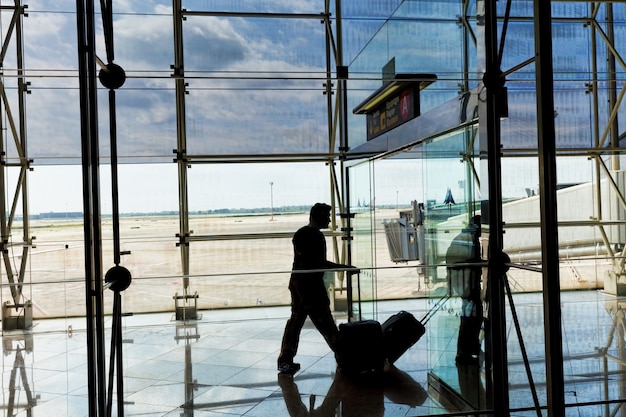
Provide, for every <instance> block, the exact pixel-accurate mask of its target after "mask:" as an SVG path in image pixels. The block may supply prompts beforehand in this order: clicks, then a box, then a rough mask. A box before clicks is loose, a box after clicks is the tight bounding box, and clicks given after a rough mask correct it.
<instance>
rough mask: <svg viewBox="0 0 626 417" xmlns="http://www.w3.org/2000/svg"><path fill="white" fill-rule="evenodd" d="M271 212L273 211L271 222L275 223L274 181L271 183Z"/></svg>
mask: <svg viewBox="0 0 626 417" xmlns="http://www.w3.org/2000/svg"><path fill="white" fill-rule="evenodd" d="M270 210H271V217H270V221H271V222H273V221H274V182H273V181H270Z"/></svg>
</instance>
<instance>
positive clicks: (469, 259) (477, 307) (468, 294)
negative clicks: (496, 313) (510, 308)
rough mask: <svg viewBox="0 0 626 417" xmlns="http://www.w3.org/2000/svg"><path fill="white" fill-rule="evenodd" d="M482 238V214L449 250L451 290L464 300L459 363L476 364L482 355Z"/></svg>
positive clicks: (458, 352)
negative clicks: (480, 240)
mask: <svg viewBox="0 0 626 417" xmlns="http://www.w3.org/2000/svg"><path fill="white" fill-rule="evenodd" d="M479 239H480V216H474V217H472V219H471V220H470V223H469V225H468V226H467V227H466V228H464V229H463V230H462V231H461V233H459V234H458V235H457V236H456V237H455V238H454V239H453V240H452V243H451V244H450V247H449V248H448V251H447V252H446V265H447V274H448V283H449V285H450V289H451V291H452V293H453V294H455V295H458V296H459V297H461V300H462V304H461V313H460V316H461V323H460V325H459V336H458V339H457V353H456V363H457V364H460V365H477V364H478V363H479V358H480V329H481V327H482V322H483V305H482V299H481V275H482V266H481V265H480V262H481V256H480V254H481V251H480V242H479ZM455 264H459V265H458V266H455ZM473 264H475V265H473Z"/></svg>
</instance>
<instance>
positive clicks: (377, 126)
mask: <svg viewBox="0 0 626 417" xmlns="http://www.w3.org/2000/svg"><path fill="white" fill-rule="evenodd" d="M416 109H419V92H417V91H415V89H414V88H413V87H408V88H405V89H404V90H401V91H398V93H397V94H394V95H393V96H391V97H389V98H388V99H386V100H385V101H384V102H381V103H380V104H379V105H378V107H376V108H375V109H374V110H372V111H371V112H368V113H366V114H367V140H370V139H373V138H375V137H376V136H378V135H382V134H383V133H385V132H388V131H390V130H391V129H394V128H396V127H398V126H400V125H401V124H402V123H405V122H408V121H409V120H411V119H413V118H414V117H416V116H417V115H418V114H419V112H418V111H416Z"/></svg>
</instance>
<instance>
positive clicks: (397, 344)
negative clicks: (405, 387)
mask: <svg viewBox="0 0 626 417" xmlns="http://www.w3.org/2000/svg"><path fill="white" fill-rule="evenodd" d="M449 298H450V296H449V295H446V296H445V297H443V298H441V299H439V300H438V301H437V302H436V303H435V305H434V306H433V307H432V308H431V309H430V310H429V311H428V312H427V313H426V315H425V316H424V317H423V318H422V319H421V320H418V319H416V318H415V316H413V314H411V313H409V312H408V311H400V312H399V313H396V314H394V315H393V316H391V317H389V318H388V319H387V320H385V322H384V323H383V324H382V326H381V327H382V330H383V346H384V350H385V359H387V361H388V362H389V363H390V364H392V363H394V362H395V361H396V360H398V358H399V357H400V356H402V355H403V354H404V352H406V351H407V350H408V349H409V348H410V347H411V346H413V345H414V344H415V343H417V341H418V340H420V338H421V337H422V336H423V335H424V333H425V332H426V328H425V327H424V326H425V325H426V323H428V320H430V318H431V317H432V316H433V315H434V314H435V312H436V311H437V310H439V309H440V308H441V307H442V306H443V305H444V304H445V303H446V301H448V299H449Z"/></svg>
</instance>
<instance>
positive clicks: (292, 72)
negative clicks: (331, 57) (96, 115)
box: [2, 0, 398, 213]
mask: <svg viewBox="0 0 626 417" xmlns="http://www.w3.org/2000/svg"><path fill="white" fill-rule="evenodd" d="M96 3H97V2H96ZM183 3H184V4H183V8H186V9H188V10H190V11H204V10H217V11H243V12H261V11H262V12H272V13H282V12H285V13H315V14H318V13H320V12H322V11H323V4H324V2H323V1H321V0H309V1H301V0H273V1H262V2H259V1H237V2H233V1H230V0H229V1H190V2H183ZM346 3H349V2H346ZM365 3H368V4H370V3H371V4H375V5H376V6H375V7H373V8H372V7H367V6H368V4H365ZM397 3H398V1H397V0H393V1H392V0H387V1H382V2H381V1H376V2H360V3H359V2H356V3H354V4H351V5H349V6H348V12H350V13H352V14H353V15H355V16H357V15H362V16H363V17H366V18H367V19H368V20H367V24H366V25H365V28H364V29H363V31H364V34H363V36H361V38H362V39H367V37H368V36H367V34H366V33H367V32H372V31H374V30H376V28H377V26H380V23H381V22H380V21H379V17H380V16H386V15H388V14H389V13H390V12H391V11H392V10H393V9H394V8H395V7H396V6H397ZM359 4H360V6H359ZM333 7H334V6H333ZM74 8H75V2H74V1H69V0H65V1H56V2H49V1H33V2H29V9H28V11H29V14H28V17H25V18H24V43H25V64H26V67H27V77H29V76H30V77H29V78H28V81H30V82H31V87H30V89H31V93H30V94H29V95H28V97H27V107H26V108H27V111H26V114H27V126H28V144H29V156H30V157H31V158H32V159H33V161H34V162H33V166H34V171H33V172H32V173H31V175H30V185H29V195H30V199H31V207H30V208H31V212H33V213H37V212H44V211H79V210H81V208H82V203H81V197H82V195H81V184H80V181H79V179H80V166H78V165H77V164H80V120H79V118H78V112H79V107H78V105H79V103H78V89H77V86H78V82H77V79H76V75H77V52H76V34H75V32H76V29H75V28H76V15H75V14H74V13H73V11H74ZM113 8H114V12H115V18H114V20H115V21H114V33H115V63H117V64H118V65H120V66H122V67H123V68H124V69H125V71H126V73H127V76H128V79H127V81H126V83H125V85H124V86H123V87H122V88H120V89H119V90H117V92H116V98H117V112H116V115H117V124H118V133H117V134H118V153H119V156H120V162H124V165H122V166H121V167H120V172H119V175H120V179H119V181H120V208H121V210H122V211H151V210H157V211H158V210H176V209H177V208H178V185H177V169H176V164H174V163H173V162H172V161H173V154H172V151H173V149H175V148H176V110H175V89H174V81H173V79H172V78H171V74H172V70H171V68H170V66H171V65H172V64H173V62H174V58H173V57H174V44H173V19H172V2H171V1H169V0H168V1H141V2H137V1H114V2H113ZM333 11H334V10H333ZM9 17H10V16H9V15H8V14H6V13H5V14H3V15H2V18H3V22H7V24H4V25H3V26H5V27H6V26H8V18H9ZM98 19H99V17H98ZM372 22H374V24H372ZM98 23H99V26H100V22H98ZM183 30H184V33H183V39H184V45H185V48H184V60H185V62H184V64H185V71H186V74H187V76H188V77H189V79H188V94H187V95H186V112H187V113H186V125H187V152H188V153H189V154H195V155H236V154H252V155H254V154H289V153H324V152H327V151H328V144H327V139H326V138H327V136H328V124H327V121H326V120H327V113H326V112H327V110H326V97H325V95H324V94H323V92H324V91H323V90H324V88H323V83H324V82H325V80H324V74H325V69H326V68H325V54H326V52H325V32H324V26H323V25H322V24H320V19H317V18H316V19H302V18H301V19H268V18H240V17H230V18H227V17H214V16H189V17H187V19H186V20H185V22H184V29H183ZM370 36H371V35H370ZM97 41H98V45H99V46H98V51H97V54H98V56H99V57H100V58H101V59H102V60H106V54H105V49H104V42H103V36H102V33H99V34H98V39H97ZM353 44H354V42H353ZM5 67H8V68H15V61H14V57H9V58H8V59H7V62H6V63H5ZM15 97H16V96H15V94H13V96H12V97H11V100H12V101H13V103H16V98H15ZM98 105H99V112H100V124H101V126H102V127H101V131H100V144H101V155H102V156H103V158H104V159H103V167H102V190H103V212H108V211H110V201H109V199H108V193H109V192H110V191H109V189H110V170H109V167H108V165H107V163H108V160H107V159H106V157H107V156H108V154H109V142H108V130H107V129H108V98H107V93H106V91H105V90H103V91H102V93H101V94H100V100H99V103H98ZM9 143H10V142H9ZM7 152H8V154H9V156H11V157H15V155H16V151H15V150H14V148H12V147H10V146H9V149H7ZM129 162H130V163H132V164H128V163H129ZM10 177H11V176H10ZM12 177H13V178H14V177H15V175H12ZM328 178H329V168H328V167H327V166H325V165H324V164H322V163H318V164H244V165H242V164H227V165H221V166H216V165H194V166H193V168H191V169H190V170H189V193H190V208H191V209H192V210H202V209H215V208H236V207H267V206H270V205H271V204H272V202H273V204H274V205H276V206H280V205H291V204H310V203H312V202H315V201H328V200H329V193H330V188H329V185H328V184H329V179H328ZM270 183H271V184H272V185H271V186H270Z"/></svg>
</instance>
